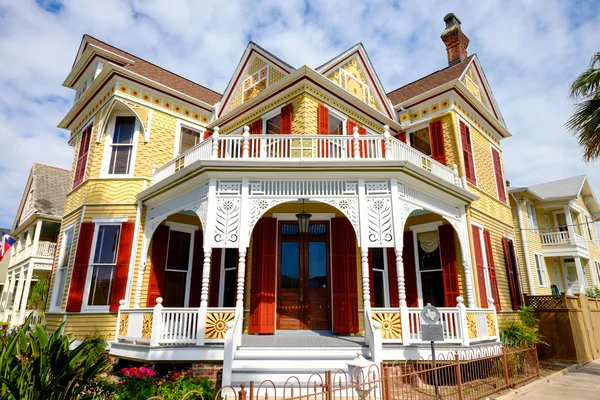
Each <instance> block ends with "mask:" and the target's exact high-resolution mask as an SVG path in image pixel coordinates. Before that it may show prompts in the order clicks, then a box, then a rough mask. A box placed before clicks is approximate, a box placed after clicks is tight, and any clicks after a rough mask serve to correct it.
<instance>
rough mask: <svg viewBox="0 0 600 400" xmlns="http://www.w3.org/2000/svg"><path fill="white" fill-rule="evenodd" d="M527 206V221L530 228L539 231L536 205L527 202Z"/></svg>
mask: <svg viewBox="0 0 600 400" xmlns="http://www.w3.org/2000/svg"><path fill="white" fill-rule="evenodd" d="M526 207H527V223H528V225H529V229H530V230H533V231H534V232H538V223H537V216H536V215H535V207H534V206H533V204H531V203H526Z"/></svg>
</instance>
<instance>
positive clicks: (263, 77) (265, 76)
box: [242, 66, 269, 102]
mask: <svg viewBox="0 0 600 400" xmlns="http://www.w3.org/2000/svg"><path fill="white" fill-rule="evenodd" d="M268 80H269V67H268V66H264V67H262V68H261V69H260V70H259V71H258V72H256V73H254V74H252V75H250V76H249V77H247V78H246V79H244V83H243V98H242V102H245V101H248V100H250V99H251V98H253V97H254V96H256V95H257V94H259V93H260V92H262V91H263V90H264V89H266V88H267V82H268Z"/></svg>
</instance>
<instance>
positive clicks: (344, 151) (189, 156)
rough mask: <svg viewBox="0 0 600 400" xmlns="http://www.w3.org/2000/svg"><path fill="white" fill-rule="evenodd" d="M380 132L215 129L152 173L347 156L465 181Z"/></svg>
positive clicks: (156, 176) (161, 175)
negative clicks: (211, 163) (218, 163)
mask: <svg viewBox="0 0 600 400" xmlns="http://www.w3.org/2000/svg"><path fill="white" fill-rule="evenodd" d="M385 128H386V129H385V133H384V134H383V135H359V134H358V133H356V132H355V133H354V134H353V135H308V134H307V135H304V134H261V135H249V134H248V131H247V130H246V131H245V132H244V134H242V135H237V134H236V135H234V134H232V135H222V136H219V134H218V129H217V128H215V133H214V134H213V135H212V136H211V137H210V138H209V139H206V140H204V141H202V142H200V143H199V144H198V145H196V146H194V147H192V148H191V149H189V150H188V151H186V152H185V153H183V154H181V155H179V156H178V157H176V158H175V159H173V160H171V161H170V162H168V163H167V164H165V165H163V166H162V167H160V168H158V169H156V170H155V171H154V173H153V177H152V184H156V183H158V182H160V181H162V180H164V179H166V178H168V177H169V176H171V175H173V174H175V172H177V171H179V170H181V169H183V168H185V167H188V166H190V165H191V164H192V163H194V162H196V161H200V160H224V161H262V162H265V163H268V162H290V163H302V162H317V163H322V164H323V166H327V165H329V166H334V165H335V164H336V163H337V164H340V163H342V162H349V161H360V160H363V161H373V162H374V161H379V162H394V161H396V162H397V161H405V162H407V163H409V164H412V165H413V166H415V167H417V168H419V169H422V170H425V171H427V172H429V173H430V174H432V175H433V176H432V178H433V179H436V178H437V180H441V181H444V182H446V183H449V184H451V185H455V186H458V187H463V182H462V181H461V180H460V179H459V178H458V170H457V169H456V167H454V168H448V167H447V166H445V165H443V164H441V163H439V162H437V161H435V160H434V159H433V158H431V157H429V156H427V155H424V154H423V153H421V152H420V151H418V150H416V149H414V148H412V147H410V146H408V145H407V144H405V143H404V142H402V141H400V140H398V139H395V138H393V137H391V136H390V134H389V132H388V131H387V127H385Z"/></svg>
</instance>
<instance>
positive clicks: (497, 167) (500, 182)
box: [492, 148, 506, 203]
mask: <svg viewBox="0 0 600 400" xmlns="http://www.w3.org/2000/svg"><path fill="white" fill-rule="evenodd" d="M492 159H493V161H494V175H495V176H496V188H497V189H498V200H500V201H501V202H503V203H506V190H505V189H504V176H503V175H502V164H501V163H500V153H498V150H496V149H494V148H492Z"/></svg>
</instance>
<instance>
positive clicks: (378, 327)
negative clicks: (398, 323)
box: [373, 321, 381, 331]
mask: <svg viewBox="0 0 600 400" xmlns="http://www.w3.org/2000/svg"><path fill="white" fill-rule="evenodd" d="M373 328H375V330H376V331H378V330H379V329H381V322H379V321H373Z"/></svg>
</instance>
